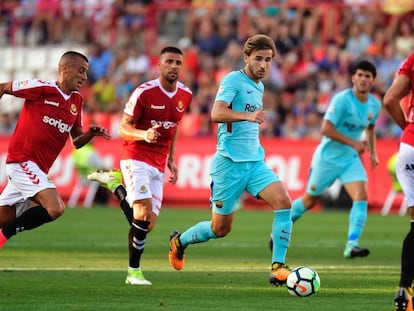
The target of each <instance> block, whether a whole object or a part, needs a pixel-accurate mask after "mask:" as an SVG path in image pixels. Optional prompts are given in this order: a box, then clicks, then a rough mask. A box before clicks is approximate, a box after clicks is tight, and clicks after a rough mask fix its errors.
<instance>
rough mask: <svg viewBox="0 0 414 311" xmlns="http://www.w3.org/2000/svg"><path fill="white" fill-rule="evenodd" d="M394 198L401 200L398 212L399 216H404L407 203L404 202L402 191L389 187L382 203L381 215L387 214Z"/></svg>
mask: <svg viewBox="0 0 414 311" xmlns="http://www.w3.org/2000/svg"><path fill="white" fill-rule="evenodd" d="M396 200H401V204H400V209H399V212H398V214H399V215H400V216H404V215H405V214H406V213H407V204H406V202H405V196H404V193H403V192H401V191H396V190H394V189H391V190H390V192H388V195H387V198H386V199H385V202H384V205H383V207H382V210H381V215H383V216H385V215H388V214H389V212H390V211H391V208H392V206H393V205H394V202H395V201H396Z"/></svg>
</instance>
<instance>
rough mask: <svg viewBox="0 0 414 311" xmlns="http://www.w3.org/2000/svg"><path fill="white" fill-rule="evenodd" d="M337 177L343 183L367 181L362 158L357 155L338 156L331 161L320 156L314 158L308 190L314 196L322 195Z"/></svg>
mask: <svg viewBox="0 0 414 311" xmlns="http://www.w3.org/2000/svg"><path fill="white" fill-rule="evenodd" d="M336 179H339V181H340V182H341V184H343V185H344V184H348V183H351V182H357V181H364V182H367V180H368V179H367V173H366V171H365V168H364V165H363V164H362V161H361V158H360V157H359V156H357V155H355V156H352V157H349V156H348V157H346V158H345V157H344V158H337V159H335V160H334V161H330V162H328V161H326V160H321V159H320V158H316V159H314V160H313V161H312V165H311V168H310V171H309V178H308V184H307V186H306V192H307V193H309V194H310V195H313V196H320V195H322V193H323V192H324V191H325V190H326V189H327V188H329V187H330V186H331V185H332V184H333V183H334V181H335V180H336Z"/></svg>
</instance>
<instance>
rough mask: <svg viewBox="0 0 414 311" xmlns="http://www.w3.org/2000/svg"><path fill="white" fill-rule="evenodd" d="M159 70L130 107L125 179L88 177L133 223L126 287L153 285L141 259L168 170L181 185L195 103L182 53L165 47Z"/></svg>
mask: <svg viewBox="0 0 414 311" xmlns="http://www.w3.org/2000/svg"><path fill="white" fill-rule="evenodd" d="M158 67H159V69H160V77H159V78H157V79H154V80H151V81H147V82H145V83H143V84H141V85H140V86H138V87H137V88H136V89H135V90H134V91H133V92H132V94H131V96H130V98H129V99H128V101H127V103H126V104H125V108H124V113H123V115H122V119H121V124H120V128H119V136H120V137H121V138H122V139H124V141H125V142H124V148H123V157H122V160H121V163H120V165H121V170H122V176H121V173H120V172H119V171H117V170H114V171H109V172H108V171H106V172H105V171H97V172H94V173H92V174H90V175H88V179H90V180H95V181H98V182H100V183H101V185H103V186H105V187H107V188H108V189H110V190H111V191H112V192H114V193H115V195H116V196H117V197H118V199H119V200H120V205H121V208H122V211H123V212H124V214H125V216H126V218H127V220H128V222H129V224H130V230H129V268H128V275H127V277H126V280H125V283H126V284H131V285H151V282H150V281H148V280H147V279H145V278H144V275H143V273H142V271H141V267H140V261H141V255H142V253H143V252H144V247H145V240H146V236H147V234H148V233H149V232H150V231H151V230H152V229H153V228H154V226H155V223H156V220H157V218H158V215H159V213H160V211H161V206H162V199H163V184H164V171H165V167H166V166H167V167H168V169H169V170H170V172H171V175H170V182H172V183H175V182H176V181H177V175H178V172H177V167H176V165H175V162H174V151H175V141H176V137H177V127H178V124H179V123H180V121H181V119H182V117H183V116H184V113H185V112H186V110H187V108H188V106H189V105H190V103H191V100H192V93H191V91H190V89H189V88H187V87H186V86H184V85H183V84H182V83H181V82H179V81H178V78H179V73H180V72H181V70H182V68H183V54H182V52H181V50H179V49H178V48H176V47H172V46H168V47H165V48H163V49H162V50H161V53H160V60H159V63H158ZM122 177H123V179H124V183H125V188H126V190H125V188H124V186H123V185H122ZM127 193H128V197H126V194H127ZM131 207H132V209H131Z"/></svg>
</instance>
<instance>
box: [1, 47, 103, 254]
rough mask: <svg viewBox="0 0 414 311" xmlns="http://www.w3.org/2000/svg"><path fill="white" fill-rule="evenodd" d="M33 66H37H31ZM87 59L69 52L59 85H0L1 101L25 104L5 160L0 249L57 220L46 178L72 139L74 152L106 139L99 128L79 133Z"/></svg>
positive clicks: (55, 197)
mask: <svg viewBox="0 0 414 311" xmlns="http://www.w3.org/2000/svg"><path fill="white" fill-rule="evenodd" d="M33 61H36V60H33ZM88 68H89V65H88V59H87V57H86V56H84V55H83V54H80V53H78V52H75V51H68V52H66V53H64V54H63V55H62V57H61V58H60V61H59V68H58V80H57V81H53V82H46V81H41V80H37V79H30V80H15V81H11V82H7V83H1V84H0V97H1V96H3V94H10V95H14V96H16V97H21V98H24V99H25V102H24V105H23V108H22V110H21V112H20V116H19V119H18V121H17V124H16V129H15V131H14V133H13V135H12V137H11V139H10V143H9V147H8V155H7V159H6V173H7V177H8V183H7V186H6V187H5V188H4V190H3V192H2V193H1V195H0V228H1V229H0V248H1V247H2V246H3V245H4V243H5V242H6V241H7V240H9V239H10V238H11V237H12V236H14V235H15V234H17V233H19V232H21V231H24V230H30V229H34V228H37V227H39V226H41V225H43V224H45V223H48V222H51V221H53V220H55V219H56V218H58V217H59V216H61V215H62V214H63V212H64V210H65V204H64V202H63V200H62V198H61V196H60V194H59V193H58V192H57V190H56V186H55V184H54V183H53V181H51V180H50V179H49V178H48V176H47V174H48V171H49V169H50V167H51V166H52V164H53V162H54V161H55V160H56V158H57V156H58V155H59V153H60V152H61V150H62V149H63V147H64V146H65V144H66V141H67V139H68V137H69V135H70V137H71V140H72V143H73V145H74V147H75V148H80V147H82V146H83V145H85V144H86V143H87V142H89V141H90V140H91V139H92V138H93V137H94V136H103V137H105V138H107V139H109V138H110V136H109V135H108V133H107V131H106V130H105V129H104V128H103V127H101V126H97V125H93V126H91V127H90V128H89V129H88V131H86V132H83V130H82V109H83V104H84V101H83V97H82V95H81V94H80V93H79V89H80V87H81V86H82V84H83V83H84V82H85V81H86V80H87V77H88V75H87V72H88Z"/></svg>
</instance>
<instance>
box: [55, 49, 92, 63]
mask: <svg viewBox="0 0 414 311" xmlns="http://www.w3.org/2000/svg"><path fill="white" fill-rule="evenodd" d="M74 57H81V58H83V60H84V61H86V62H87V63H89V60H88V58H87V57H86V56H85V55H83V54H82V53H79V52H76V51H67V52H65V53H63V55H62V57H61V58H60V59H63V58H74Z"/></svg>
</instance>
